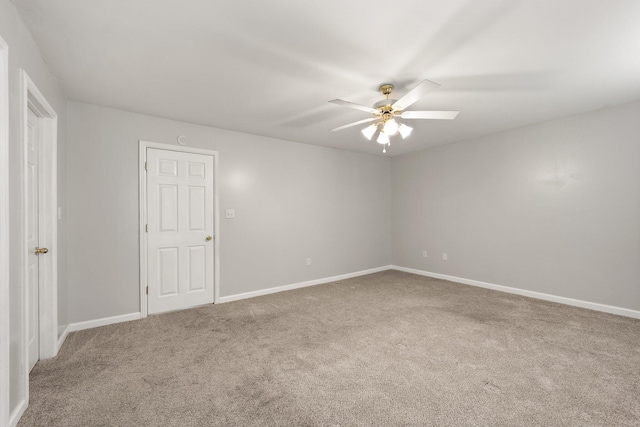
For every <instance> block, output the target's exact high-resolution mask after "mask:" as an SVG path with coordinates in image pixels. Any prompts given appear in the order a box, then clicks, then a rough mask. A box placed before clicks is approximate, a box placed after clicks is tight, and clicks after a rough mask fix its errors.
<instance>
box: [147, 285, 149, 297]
mask: <svg viewBox="0 0 640 427" xmlns="http://www.w3.org/2000/svg"><path fill="white" fill-rule="evenodd" d="M147 295H149V287H148V286H147Z"/></svg>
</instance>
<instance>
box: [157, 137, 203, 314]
mask: <svg viewBox="0 0 640 427" xmlns="http://www.w3.org/2000/svg"><path fill="white" fill-rule="evenodd" d="M146 164H147V168H146V169H147V170H146V178H147V180H146V181H147V185H146V196H147V206H146V212H147V225H148V226H145V229H146V230H148V231H146V233H145V234H146V237H147V268H146V270H147V286H148V295H147V304H148V306H147V309H148V313H149V314H152V313H160V312H164V311H170V310H178V309H183V308H188V307H194V306H197V305H203V304H211V303H213V302H214V236H215V230H214V156H213V155H207V154H196V153H185V152H179V151H173V150H163V149H157V148H147V150H146Z"/></svg>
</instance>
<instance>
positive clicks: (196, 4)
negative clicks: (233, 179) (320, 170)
mask: <svg viewBox="0 0 640 427" xmlns="http://www.w3.org/2000/svg"><path fill="white" fill-rule="evenodd" d="M13 2H14V4H15V5H16V6H17V8H18V10H19V11H20V13H21V15H22V16H23V18H24V19H25V21H26V23H27V25H28V26H29V28H30V30H31V32H32V33H33V36H34V37H35V39H36V42H37V43H38V45H39V46H40V48H41V49H42V52H43V55H44V57H45V59H46V61H47V62H48V63H49V64H50V65H51V67H52V68H53V70H54V72H55V73H56V75H57V76H58V78H59V80H60V82H61V84H62V85H63V87H64V89H65V91H66V93H67V96H68V97H69V99H71V100H75V101H80V102H87V103H91V104H98V105H105V106H109V107H114V108H119V109H123V110H128V111H135V112H140V113H145V114H151V115H154V116H160V117H166V118H171V119H175V120H181V121H185V122H191V123H197V124H202V125H208V126H214V127H219V128H225V129H232V130H237V131H241V132H247V133H252V134H258V135H264V136H269V137H274V138H281V139H286V140H291V141H297V142H303V143H308V144H317V145H323V146H328V147H336V148H342V149H347V150H352V151H360V152H367V153H373V154H381V147H380V146H379V145H378V144H376V143H375V142H373V141H367V140H365V139H364V137H363V136H362V135H361V134H360V132H359V130H360V127H354V128H350V129H347V130H343V131H340V132H329V131H328V130H329V129H331V128H334V127H337V126H340V125H342V124H346V123H349V122H352V121H356V120H359V119H364V118H367V117H368V115H367V113H364V112H359V111H356V110H350V109H347V108H344V107H340V106H336V105H332V104H329V103H328V102H327V101H329V100H330V99H334V98H341V99H345V100H348V101H352V102H357V103H361V104H365V105H372V104H373V103H374V102H376V101H378V100H380V99H381V95H380V94H379V93H378V92H377V88H378V86H380V84H382V83H393V84H395V85H396V92H394V95H395V97H396V98H398V97H399V96H401V95H403V94H404V93H406V92H407V91H408V90H410V89H411V88H413V87H414V86H415V85H417V84H418V83H419V82H420V81H421V80H423V79H425V78H428V79H430V80H433V81H435V82H438V83H440V84H441V85H442V87H441V88H440V89H438V90H437V91H434V92H431V93H430V94H428V95H427V96H426V97H424V98H423V99H422V100H420V101H418V102H417V103H416V104H414V105H413V106H412V107H411V108H410V109H413V110H460V115H459V116H458V118H456V119H455V120H454V121H431V120H423V121H412V126H414V132H413V135H411V137H410V138H408V139H407V140H404V141H402V140H399V139H397V138H398V137H396V139H393V140H392V146H391V149H390V150H389V155H395V154H402V153H407V152H411V151H415V150H419V149H424V148H427V147H430V146H434V145H439V144H445V143H449V142H454V141H459V140H462V139H467V138H470V137H475V136H479V135H486V134H490V133H494V132H498V131H501V130H505V129H510V128H514V127H519V126H523V125H527V124H532V123H538V122H542V121H546V120H549V119H554V118H558V117H563V116H567V115H572V114H576V113H581V112H585V111H592V110H597V109H601V108H606V107H608V106H612V105H617V104H621V103H625V102H630V101H634V100H638V99H640V25H639V24H638V23H639V22H640V1H637V0H614V1H605V0H536V1H532V0H522V1H516V0H482V1H478V0H466V1H465V0H446V1H444V0H440V1H432V0H408V1H403V0H398V1H394V2H389V1H380V0H367V1H355V0H352V1H347V0H323V1H316V2H310V1H300V0H274V1H257V0H251V1H247V0H233V1H213V0H189V1H184V0H109V1H101V0H13Z"/></svg>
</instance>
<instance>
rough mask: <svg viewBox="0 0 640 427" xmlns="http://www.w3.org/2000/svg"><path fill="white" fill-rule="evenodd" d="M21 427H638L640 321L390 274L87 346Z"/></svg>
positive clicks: (54, 374) (204, 312)
mask: <svg viewBox="0 0 640 427" xmlns="http://www.w3.org/2000/svg"><path fill="white" fill-rule="evenodd" d="M30 387H31V403H30V406H29V408H28V409H27V411H26V413H25V414H24V416H23V418H22V420H21V422H20V424H19V425H20V426H83V427H86V426H276V425H284V426H288V425H293V426H395V425H403V426H413V425H439V426H517V425H526V426H632V425H633V426H638V425H640V321H638V320H633V319H629V318H624V317H618V316H613V315H608V314H604V313H599V312H595V311H589V310H584V309H579V308H574V307H568V306H563V305H559V304H554V303H549V302H544V301H539V300H533V299H529V298H524V297H519V296H515V295H510V294H505V293H500V292H494V291H489V290H485V289H480V288H474V287H470V286H465V285H459V284H455V283H451V282H445V281H442V280H436V279H429V278H426V277H421V276H415V275H412V274H407V273H402V272H398V271H387V272H383V273H377V274H373V275H369V276H363V277H359V278H355V279H350V280H344V281H341V282H336V283H331V284H326V285H319V286H314V287H310V288H304V289H299V290H294V291H289V292H283V293H279V294H273V295H268V296H264V297H258V298H253V299H248V300H243V301H238V302H232V303H227V304H220V305H216V306H206V307H200V308H196V309H191V310H184V311H180V312H173V313H167V314H162V315H158V316H151V317H148V318H147V319H144V320H140V321H134V322H128V323H121V324H118V325H112V326H105V327H102V328H96V329H91V330H86V331H81V332H76V333H73V334H71V335H69V337H68V338H67V341H66V343H65V344H64V346H63V348H62V350H61V352H60V354H59V356H58V357H57V358H55V359H51V360H45V361H41V362H39V363H38V364H37V365H36V367H35V369H34V370H33V372H32V373H31V382H30Z"/></svg>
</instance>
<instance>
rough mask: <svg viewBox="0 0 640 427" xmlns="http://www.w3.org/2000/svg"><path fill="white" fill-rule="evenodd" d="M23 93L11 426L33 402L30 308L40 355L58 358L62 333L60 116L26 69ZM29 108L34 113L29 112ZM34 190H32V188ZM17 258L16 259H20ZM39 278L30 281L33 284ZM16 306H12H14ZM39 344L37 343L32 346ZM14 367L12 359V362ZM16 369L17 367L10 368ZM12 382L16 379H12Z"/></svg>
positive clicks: (42, 357) (22, 79) (23, 75)
mask: <svg viewBox="0 0 640 427" xmlns="http://www.w3.org/2000/svg"><path fill="white" fill-rule="evenodd" d="M20 93H21V97H20V100H21V110H20V124H21V132H20V139H21V165H20V167H21V175H22V180H21V181H22V182H21V186H20V193H21V206H20V211H21V214H22V215H21V220H20V223H19V227H20V236H21V242H20V243H21V244H20V252H21V253H20V259H19V263H20V267H21V275H20V278H19V282H20V290H21V292H20V303H21V307H20V309H21V312H22V316H21V317H22V322H21V324H20V331H19V333H20V336H21V339H20V341H19V343H17V344H18V345H19V353H20V357H19V360H20V361H19V367H20V368H19V369H20V370H19V372H18V375H19V378H18V379H17V381H18V382H19V383H21V385H20V387H12V388H11V393H15V394H16V396H15V398H14V397H13V396H12V397H11V399H12V401H14V399H15V401H17V402H18V403H17V405H15V406H14V407H13V408H12V409H11V415H10V417H9V423H10V425H16V424H17V422H18V420H19V419H20V417H21V416H22V414H23V413H24V411H25V410H26V407H27V405H28V402H29V367H30V366H31V365H32V363H33V360H30V359H32V358H33V357H34V356H33V355H32V353H34V351H32V352H31V354H30V352H29V348H28V344H29V338H30V337H29V334H30V333H32V332H33V329H32V328H30V324H31V325H34V324H35V321H34V320H33V318H32V312H33V311H34V310H35V312H36V313H37V319H38V325H39V328H38V335H39V343H38V353H39V354H38V359H45V358H49V357H54V356H55V355H56V354H57V353H58V349H59V346H60V343H61V341H60V339H59V338H60V337H59V331H58V258H57V247H58V244H57V242H58V222H57V210H58V207H57V206H58V205H57V203H58V180H57V178H58V172H57V164H58V163H57V153H58V149H57V135H58V118H57V117H58V116H57V114H56V112H55V110H54V109H53V108H52V107H51V105H50V104H49V102H48V101H47V100H46V98H45V97H44V96H43V95H42V93H41V92H40V90H39V89H38V87H37V86H36V85H35V83H34V82H33V80H31V78H30V77H29V75H28V74H27V72H26V71H25V70H21V72H20ZM30 111H31V113H30ZM32 113H35V115H36V116H37V118H38V120H37V122H34V120H33V118H30V114H32ZM34 124H37V128H38V131H37V134H38V139H39V142H40V144H39V147H38V148H39V156H38V169H37V175H38V197H37V211H38V221H37V226H38V235H37V236H38V237H37V239H38V243H39V244H40V246H45V247H47V248H48V249H49V252H48V254H47V255H44V256H40V257H39V259H38V261H37V264H38V304H37V306H36V307H35V308H34V307H33V306H32V305H33V300H31V299H30V298H29V295H30V294H32V295H33V294H34V293H35V291H33V290H30V289H29V285H30V283H29V269H30V265H33V262H32V261H31V254H32V253H33V252H34V251H35V246H34V247H31V243H30V241H29V240H30V238H29V236H28V234H29V233H31V232H30V231H29V230H28V224H29V222H30V221H32V220H30V219H29V209H28V204H29V203H30V202H29V187H30V186H31V184H30V183H29V181H30V180H31V179H32V178H30V177H29V166H28V164H27V163H28V161H29V157H30V155H29V146H30V142H29V139H30V133H31V132H30V130H29V127H30V126H33V125H34ZM32 193H33V191H32ZM16 262H18V261H16ZM34 283H35V282H32V283H31V286H33V285H34ZM11 309H12V310H13V308H11ZM34 348H35V346H34ZM12 366H13V362H12ZM12 369H13V368H12ZM12 384H13V382H12Z"/></svg>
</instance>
